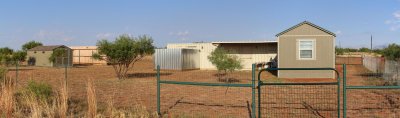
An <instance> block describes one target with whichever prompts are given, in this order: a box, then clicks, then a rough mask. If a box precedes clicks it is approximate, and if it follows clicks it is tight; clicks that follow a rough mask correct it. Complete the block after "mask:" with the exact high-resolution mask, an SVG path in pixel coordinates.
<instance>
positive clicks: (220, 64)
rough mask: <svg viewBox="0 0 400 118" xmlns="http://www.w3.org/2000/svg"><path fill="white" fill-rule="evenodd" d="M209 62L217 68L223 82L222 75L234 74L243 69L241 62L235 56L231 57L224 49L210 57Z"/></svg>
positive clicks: (216, 51) (213, 52) (218, 49)
mask: <svg viewBox="0 0 400 118" xmlns="http://www.w3.org/2000/svg"><path fill="white" fill-rule="evenodd" d="M208 60H210V62H211V63H212V64H213V65H214V66H216V67H217V70H218V79H220V80H221V76H222V75H226V74H227V72H233V71H235V70H237V69H242V65H241V61H240V60H239V59H238V57H237V56H235V55H229V54H228V52H227V51H226V50H224V49H223V48H217V49H215V50H214V51H212V52H211V54H210V56H208Z"/></svg>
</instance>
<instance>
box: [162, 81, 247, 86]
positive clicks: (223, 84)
mask: <svg viewBox="0 0 400 118" xmlns="http://www.w3.org/2000/svg"><path fill="white" fill-rule="evenodd" d="M160 84H179V85H194V86H224V87H252V84H231V83H205V82H181V81H165V80H161V81H160Z"/></svg>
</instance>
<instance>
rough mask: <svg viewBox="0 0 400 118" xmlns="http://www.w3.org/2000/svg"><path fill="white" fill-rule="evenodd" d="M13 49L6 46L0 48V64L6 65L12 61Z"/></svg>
mask: <svg viewBox="0 0 400 118" xmlns="http://www.w3.org/2000/svg"><path fill="white" fill-rule="evenodd" d="M13 52H14V50H12V49H11V48H8V47H4V48H0V65H6V66H8V65H9V64H11V62H12V54H13Z"/></svg>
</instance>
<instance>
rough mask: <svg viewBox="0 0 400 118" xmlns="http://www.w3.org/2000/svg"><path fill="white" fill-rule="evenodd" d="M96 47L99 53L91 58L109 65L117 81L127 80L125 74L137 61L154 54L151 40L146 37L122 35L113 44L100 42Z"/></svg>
mask: <svg viewBox="0 0 400 118" xmlns="http://www.w3.org/2000/svg"><path fill="white" fill-rule="evenodd" d="M97 46H98V51H99V52H98V53H95V54H93V58H94V59H100V60H105V61H106V62H107V63H109V64H111V65H112V66H113V68H114V70H115V73H116V74H117V77H118V78H119V79H124V78H127V74H126V73H127V72H128V70H129V69H130V68H131V67H132V66H133V65H134V64H135V63H136V62H137V61H139V60H140V59H142V58H143V57H144V56H146V55H151V54H153V53H154V46H153V39H152V38H151V37H149V36H146V35H143V36H139V37H131V36H128V35H126V34H124V35H120V36H119V37H117V38H116V39H115V41H113V42H110V41H107V40H100V41H98V42H97ZM101 55H105V57H102V56H101Z"/></svg>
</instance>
